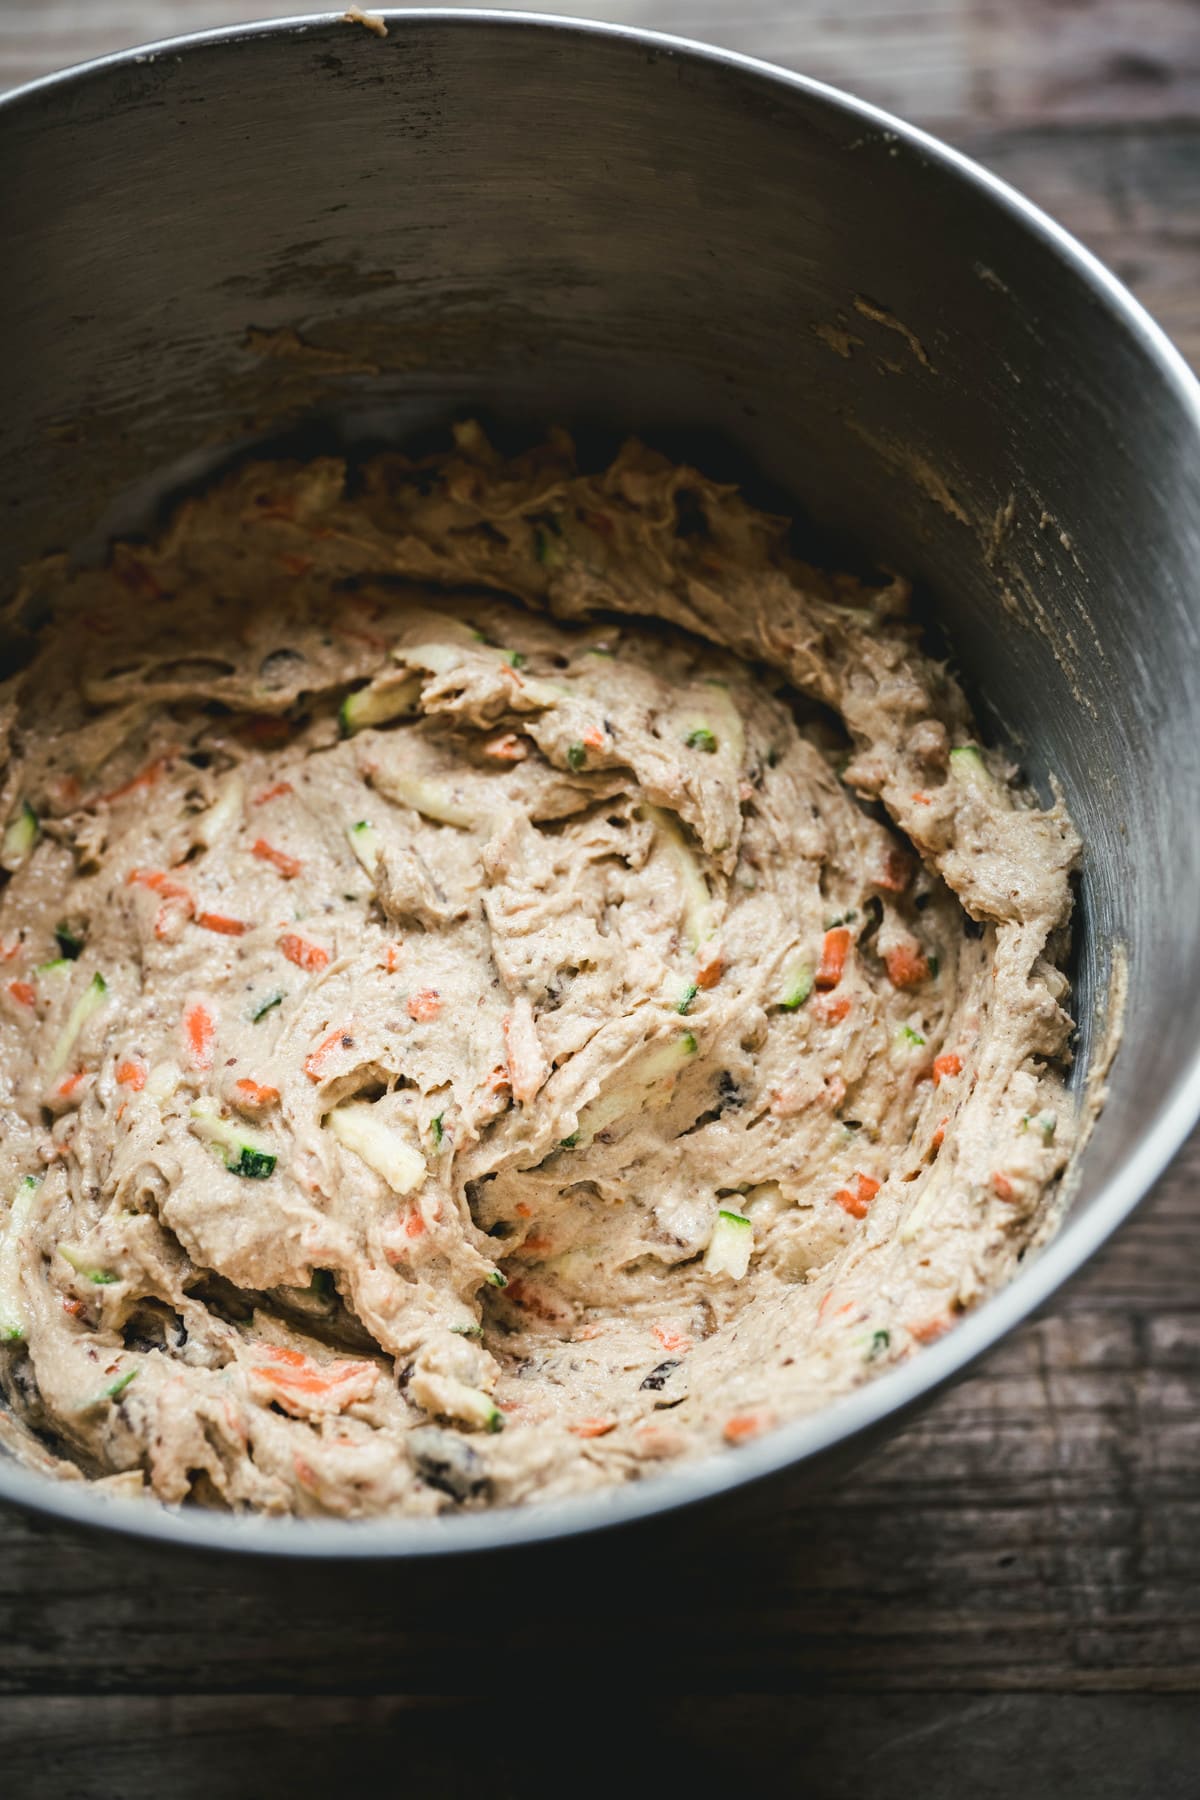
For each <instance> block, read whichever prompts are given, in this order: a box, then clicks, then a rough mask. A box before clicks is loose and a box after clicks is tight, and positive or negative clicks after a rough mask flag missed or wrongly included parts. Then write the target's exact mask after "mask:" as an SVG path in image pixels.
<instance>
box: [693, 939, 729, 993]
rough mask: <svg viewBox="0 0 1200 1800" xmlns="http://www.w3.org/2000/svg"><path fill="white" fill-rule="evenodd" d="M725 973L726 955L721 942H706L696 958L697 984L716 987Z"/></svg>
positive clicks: (698, 985) (699, 986) (704, 986)
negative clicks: (709, 943)
mask: <svg viewBox="0 0 1200 1800" xmlns="http://www.w3.org/2000/svg"><path fill="white" fill-rule="evenodd" d="M724 973H725V956H724V953H723V952H722V949H721V946H720V944H711V945H708V944H706V945H705V946H704V948H703V949H702V950H701V951H700V952H699V955H698V956H697V958H696V986H697V987H698V988H704V989H706V990H707V989H708V988H714V987H716V985H717V983H718V981H720V979H721V977H722V975H723V974H724Z"/></svg>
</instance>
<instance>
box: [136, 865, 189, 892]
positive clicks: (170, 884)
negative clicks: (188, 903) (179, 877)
mask: <svg viewBox="0 0 1200 1800" xmlns="http://www.w3.org/2000/svg"><path fill="white" fill-rule="evenodd" d="M125 884H126V886H127V887H134V886H137V887H147V888H150V889H151V890H152V891H153V892H154V893H156V894H162V895H163V897H164V898H165V899H168V900H175V899H182V900H190V899H191V897H192V896H191V894H190V893H189V892H188V890H187V888H185V887H183V886H181V885H180V883H179V882H178V881H172V879H171V877H170V876H169V875H168V874H167V872H166V870H165V869H130V871H129V873H128V875H127V876H126V877H125Z"/></svg>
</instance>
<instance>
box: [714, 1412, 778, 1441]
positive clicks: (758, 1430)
mask: <svg viewBox="0 0 1200 1800" xmlns="http://www.w3.org/2000/svg"><path fill="white" fill-rule="evenodd" d="M774 1423H775V1415H774V1413H769V1412H752V1413H735V1414H734V1416H733V1418H732V1419H726V1421H725V1429H724V1431H723V1432H722V1434H721V1435H722V1436H723V1437H724V1439H725V1442H726V1443H727V1444H746V1443H749V1441H750V1439H751V1438H756V1437H761V1436H762V1434H763V1432H764V1431H770V1429H771V1427H772V1426H773V1425H774Z"/></svg>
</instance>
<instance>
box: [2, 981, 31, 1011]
mask: <svg viewBox="0 0 1200 1800" xmlns="http://www.w3.org/2000/svg"><path fill="white" fill-rule="evenodd" d="M8 991H9V993H10V994H11V995H12V997H13V999H14V1000H15V1001H17V1003H18V1004H19V1005H20V1006H32V1005H33V1004H34V1003H35V1001H36V1000H37V989H36V988H35V987H34V985H33V983H32V981H10V982H9V984H8Z"/></svg>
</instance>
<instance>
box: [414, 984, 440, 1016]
mask: <svg viewBox="0 0 1200 1800" xmlns="http://www.w3.org/2000/svg"><path fill="white" fill-rule="evenodd" d="M441 1010H442V999H441V995H440V994H439V993H438V991H437V989H436V988H421V989H419V990H418V992H417V993H415V994H410V995H409V997H408V1006H407V1012H408V1016H409V1018H410V1019H417V1020H421V1021H426V1020H429V1019H436V1018H437V1016H438V1014H439V1013H440V1012H441Z"/></svg>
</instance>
